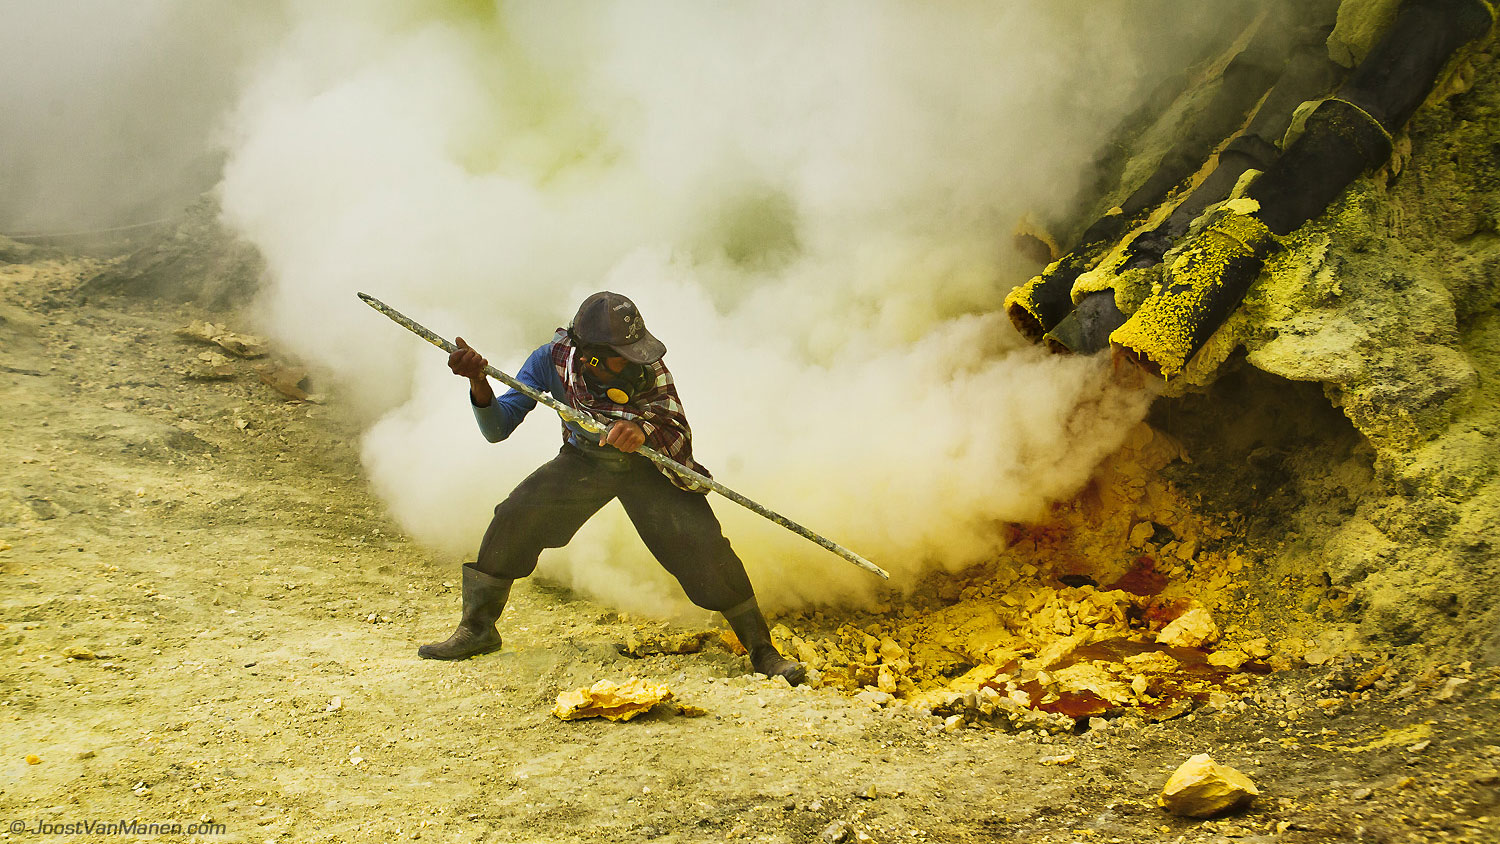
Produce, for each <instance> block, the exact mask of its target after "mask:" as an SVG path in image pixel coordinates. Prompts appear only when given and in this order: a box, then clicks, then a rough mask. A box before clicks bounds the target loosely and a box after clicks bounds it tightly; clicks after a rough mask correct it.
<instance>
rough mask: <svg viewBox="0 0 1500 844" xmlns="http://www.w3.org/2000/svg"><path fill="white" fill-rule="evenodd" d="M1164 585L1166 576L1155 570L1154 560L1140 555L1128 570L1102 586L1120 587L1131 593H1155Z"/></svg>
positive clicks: (1109, 587)
mask: <svg viewBox="0 0 1500 844" xmlns="http://www.w3.org/2000/svg"><path fill="white" fill-rule="evenodd" d="M1166 587H1167V576H1166V575H1164V574H1162V573H1161V572H1159V571H1157V570H1156V561H1155V560H1153V559H1151V558H1150V557H1147V556H1145V555H1142V556H1139V557H1136V558H1135V564H1134V565H1132V566H1131V567H1130V571H1127V572H1125V573H1124V574H1123V575H1121V576H1120V579H1119V580H1116V581H1115V582H1114V583H1111V584H1110V585H1108V586H1106V587H1104V588H1105V589H1120V590H1123V591H1125V592H1129V593H1130V594H1132V595H1157V594H1160V593H1161V590H1163V589H1165V588H1166Z"/></svg>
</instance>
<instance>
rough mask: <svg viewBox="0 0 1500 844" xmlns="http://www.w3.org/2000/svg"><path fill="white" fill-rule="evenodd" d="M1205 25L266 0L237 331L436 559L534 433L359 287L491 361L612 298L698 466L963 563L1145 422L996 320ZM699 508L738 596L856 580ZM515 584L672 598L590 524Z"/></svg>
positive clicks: (764, 496)
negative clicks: (655, 352) (495, 425)
mask: <svg viewBox="0 0 1500 844" xmlns="http://www.w3.org/2000/svg"><path fill="white" fill-rule="evenodd" d="M192 5H193V4H184V5H183V7H182V8H188V7H191V6H192ZM1210 5H1211V4H1203V3H1196V2H1191V1H1190V0H1141V2H1125V1H1124V0H1112V1H1106V2H1098V0H1087V2H1086V1H1085V0H1060V2H1049V3H1045V4H1042V3H993V2H946V3H916V2H865V1H864V0H861V1H860V2H852V0H851V2H818V3H803V2H795V3H794V2H725V3H700V2H673V3H666V2H639V1H638V0H631V2H624V1H623V0H621V2H602V1H601V2H546V3H541V2H536V3H523V2H515V3H498V2H497V3H485V2H457V0H454V2H436V0H426V2H404V3H403V2H393V1H392V0H317V2H313V0H305V1H304V0H296V1H295V2H293V1H292V0H289V1H288V2H285V3H283V4H280V5H279V6H274V7H269V8H270V11H268V10H267V8H268V7H260V8H258V9H257V11H256V21H255V22H254V26H255V27H256V30H255V31H256V33H257V35H256V38H255V39H253V41H254V43H253V49H252V48H250V47H246V48H245V50H243V51H242V55H241V56H240V58H238V59H237V60H236V63H235V65H234V73H233V74H232V78H233V81H234V95H233V97H232V103H233V105H232V107H231V108H229V109H228V110H227V111H226V112H225V113H224V115H223V117H222V119H221V121H220V123H219V124H218V126H219V132H218V134H217V135H216V136H215V137H216V142H217V143H218V144H219V145H220V147H221V149H222V151H223V152H224V154H225V156H226V159H225V160H226V163H225V165H224V169H223V174H222V182H221V183H220V185H219V193H220V198H221V201H222V207H223V214H224V220H225V221H226V223H227V224H229V225H230V226H231V227H232V228H233V229H235V230H236V231H238V232H239V233H241V234H242V235H243V236H244V237H246V238H247V239H249V240H250V241H252V242H253V243H254V244H255V245H256V246H258V247H259V248H260V250H261V251H262V252H263V254H264V255H265V257H266V260H267V265H268V268H269V269H268V278H267V280H266V287H265V290H264V292H263V294H262V296H261V297H260V298H259V300H258V301H257V304H256V308H257V314H258V317H259V318H260V319H261V320H262V322H263V325H262V328H263V329H264V330H266V331H268V332H270V333H272V334H273V335H274V336H275V337H276V339H277V340H278V341H279V343H281V344H282V346H283V347H285V348H287V349H289V350H291V351H292V352H294V353H296V354H298V355H300V356H302V357H303V358H305V359H307V360H309V361H311V362H315V363H317V364H318V365H319V366H321V367H322V368H323V369H324V370H325V371H326V372H328V373H329V374H330V375H331V376H332V377H333V378H334V379H335V381H336V382H337V384H338V385H339V387H340V389H341V391H342V392H343V393H344V394H345V395H347V396H349V397H350V398H351V399H352V401H353V402H354V403H355V404H356V405H357V406H358V407H359V408H360V410H361V412H362V413H364V414H365V415H366V417H367V418H368V419H369V420H370V424H369V427H368V429H367V432H366V434H365V435H364V440H363V443H362V453H363V458H364V461H365V464H366V467H367V471H368V475H369V477H370V479H371V480H372V482H373V483H374V485H375V486H376V488H377V489H378V490H379V492H380V494H381V495H382V496H383V497H384V499H385V500H386V501H387V502H388V504H389V507H390V509H391V511H392V513H393V514H394V515H395V517H396V518H397V519H399V521H400V522H401V524H402V525H404V526H405V528H406V529H408V530H409V531H410V532H411V533H412V534H413V535H414V536H416V537H417V538H418V539H420V540H421V541H423V542H424V543H427V544H429V545H431V546H433V547H435V548H437V549H440V550H441V551H442V552H444V553H446V554H448V555H450V557H451V561H452V563H451V564H452V565H453V566H455V567H456V566H457V565H458V564H459V562H461V561H462V560H463V559H464V558H465V557H466V556H467V555H472V553H473V551H474V549H475V547H476V546H477V543H478V540H479V537H480V535H481V534H482V532H483V529H484V527H485V525H486V524H487V522H488V518H489V514H490V510H491V508H492V507H493V506H494V505H495V503H497V502H498V501H499V500H500V499H502V498H503V497H504V496H505V495H506V493H507V492H508V491H509V490H510V489H511V488H512V487H513V486H514V485H515V484H516V483H517V482H519V481H520V480H521V479H522V478H523V477H525V475H526V474H527V473H528V472H530V471H531V470H532V469H533V468H535V467H536V466H537V465H539V464H540V463H541V462H543V461H544V460H546V459H548V458H550V457H551V456H552V454H553V453H554V452H555V451H556V449H557V447H558V445H559V443H560V434H559V430H558V428H559V426H558V422H557V420H556V419H555V418H554V417H553V415H552V414H551V413H550V412H548V411H546V410H538V411H534V412H533V415H532V417H531V418H529V419H528V420H527V422H526V423H525V424H524V425H523V426H522V427H521V429H520V430H519V431H518V432H517V433H516V434H515V435H514V436H513V437H512V438H511V439H510V440H508V441H506V442H504V443H502V444H499V445H491V444H488V443H486V442H485V441H484V440H483V439H482V438H481V437H480V435H479V434H478V432H477V430H476V429H475V427H474V425H473V421H472V419H471V416H470V411H469V407H468V401H467V398H466V390H465V385H464V382H463V381H462V380H461V379H458V378H455V377H454V376H453V375H452V374H451V373H449V372H448V371H447V368H446V366H445V361H444V356H443V355H442V354H441V353H439V352H437V351H436V350H433V349H432V348H431V347H428V346H425V345H423V344H421V343H420V342H419V341H417V340H416V339H415V338H413V337H410V336H408V335H406V334H405V333H403V332H401V330H400V329H399V328H397V327H396V326H395V325H393V324H391V323H389V322H387V321H385V320H384V318H382V317H380V316H379V315H377V314H375V313H374V312H372V311H370V310H369V309H367V308H366V307H365V306H364V305H363V304H361V303H360V302H359V301H358V299H356V298H355V295H354V294H355V292H356V291H366V292H369V293H371V294H373V295H375V296H377V297H379V298H381V299H384V300H385V301H387V302H388V303H390V304H391V305H393V306H395V307H397V308H399V309H402V310H403V311H405V312H407V313H408V314H409V315H411V316H412V317H414V318H416V319H418V320H419V321H422V322H424V323H426V324H427V325H429V327H431V328H433V329H434V330H436V331H438V332H439V333H441V334H444V335H447V336H453V335H462V336H463V337H465V338H466V339H467V340H468V341H469V342H470V343H471V344H472V345H474V346H475V347H476V348H478V349H479V350H480V351H481V352H483V353H484V354H485V355H486V356H487V357H488V358H489V360H490V361H491V362H492V363H494V364H495V365H497V366H499V367H501V368H503V369H507V370H512V371H513V370H514V369H515V368H516V367H517V366H518V365H519V364H520V362H521V361H522V360H524V358H525V357H526V355H527V354H528V353H529V352H530V351H531V350H532V349H534V348H536V347H537V346H538V345H540V344H542V343H543V342H545V341H546V340H547V339H548V338H549V337H550V336H551V333H552V331H553V330H554V329H555V328H557V327H558V326H560V325H563V324H565V323H566V321H567V320H568V319H569V317H570V316H571V315H572V313H573V311H574V309H575V308H576V307H577V304H578V302H579V301H580V300H581V299H582V298H583V297H584V296H586V295H587V294H589V293H591V292H594V291H596V290H601V289H609V290H614V291H618V292H621V293H625V294H627V295H629V296H631V297H632V298H633V299H635V301H636V302H637V303H638V304H639V306H640V307H641V310H642V312H643V314H644V315H645V318H646V322H647V324H648V326H649V327H650V328H651V330H652V331H653V333H655V334H656V335H657V336H658V337H659V338H661V339H662V340H663V341H664V342H665V343H666V345H667V348H668V354H667V358H666V360H667V363H668V365H669V366H670V367H671V369H672V370H673V373H674V375H675V376H676V379H677V383H678V387H679V390H680V392H681V394H682V397H683V401H684V405H685V407H686V410H687V413H688V416H689V419H690V420H691V422H692V424H693V428H694V432H695V450H696V452H697V455H698V457H699V459H700V460H701V461H702V462H703V463H704V464H706V465H707V466H708V467H709V468H710V469H711V470H712V471H713V472H714V473H715V475H716V477H718V479H719V480H721V481H723V482H725V483H727V484H729V485H730V486H732V487H734V488H736V489H738V490H739V491H741V492H742V493H744V494H746V495H748V496H750V497H751V498H753V499H756V500H758V501H761V502H762V503H765V504H767V505H769V506H771V507H773V508H774V509H777V510H779V511H780V512H782V513H784V514H785V515H787V516H789V517H791V518H793V519H796V520H798V521H801V522H802V523H804V524H806V525H808V526H809V527H811V528H812V529H813V530H816V531H819V532H822V533H825V534H827V535H828V536H830V537H831V538H833V539H834V540H835V541H838V542H840V543H843V544H845V545H847V546H849V547H851V548H853V549H854V550H856V551H858V552H860V553H862V554H863V555H865V556H867V557H869V558H871V559H872V560H874V561H875V562H877V563H879V564H880V565H882V566H884V567H885V568H887V569H889V570H890V571H891V572H892V573H893V575H894V579H895V582H896V583H897V584H898V585H908V586H909V585H910V584H911V583H913V582H914V581H915V580H916V578H917V577H918V576H920V574H922V573H923V572H924V571H929V570H932V569H950V570H952V569H958V568H962V567H965V566H968V565H972V564H974V563H977V562H982V561H983V560H985V559H986V558H987V557H989V556H992V555H993V554H994V552H995V549H996V548H997V547H998V546H999V544H1000V542H1001V541H1002V540H1001V530H1000V526H1001V525H1003V524H1004V523H1005V522H1007V521H1012V520H1028V519H1034V518H1037V517H1039V516H1040V515H1042V514H1043V513H1044V512H1045V508H1046V507H1047V505H1048V503H1049V502H1051V501H1054V500H1057V499H1058V498H1061V497H1066V496H1068V495H1070V494H1071V493H1073V492H1075V491H1076V490H1077V489H1078V487H1079V486H1080V485H1081V484H1083V483H1084V482H1085V480H1086V478H1087V476H1088V474H1089V472H1090V470H1091V469H1092V468H1093V467H1094V466H1095V465H1096V463H1097V462H1098V460H1099V459H1101V458H1102V457H1103V456H1104V455H1106V454H1107V453H1109V452H1110V451H1111V450H1113V449H1114V448H1115V447H1116V446H1117V445H1118V443H1119V442H1120V440H1121V438H1122V436H1123V435H1124V433H1125V431H1126V430H1127V429H1128V427H1129V426H1130V425H1131V424H1132V423H1134V422H1135V421H1137V420H1139V419H1140V417H1141V416H1142V415H1143V413H1144V409H1145V404H1146V399H1145V398H1144V397H1143V396H1141V395H1140V394H1139V393H1133V392H1130V391H1126V390H1121V389H1119V388H1117V387H1115V386H1113V385H1112V383H1111V381H1110V378H1109V373H1108V372H1107V371H1106V367H1107V365H1106V364H1103V363H1101V362H1097V361H1090V360H1078V359H1069V358H1059V357H1049V356H1047V355H1046V354H1044V353H1042V352H1040V351H1038V350H1037V349H1035V348H1034V347H1031V346H1028V345H1025V344H1023V343H1022V342H1021V341H1020V339H1019V338H1018V337H1017V336H1016V335H1015V334H1014V332H1013V330H1012V329H1011V328H1010V326H1009V325H1008V324H1007V323H1006V321H1005V319H1004V317H1003V315H1002V314H1001V307H1000V306H1001V302H1002V299H1003V297H1004V295H1005V293H1006V292H1007V291H1008V290H1009V289H1010V288H1011V287H1012V286H1014V285H1015V284H1017V283H1019V282H1021V281H1024V280H1025V278H1026V277H1027V276H1029V275H1030V274H1032V273H1033V272H1035V270H1036V269H1037V267H1036V265H1034V264H1031V263H1028V262H1027V261H1026V259H1024V258H1022V257H1021V256H1019V255H1017V254H1014V253H1013V252H1012V251H1011V247H1010V245H1009V242H1010V238H1009V235H1010V232H1011V231H1012V229H1013V228H1014V226H1015V224H1016V222H1017V220H1018V219H1020V218H1021V217H1022V216H1023V215H1025V214H1027V213H1032V214H1037V215H1040V216H1042V217H1043V218H1046V217H1047V216H1049V215H1060V214H1062V213H1064V212H1067V211H1071V210H1073V209H1071V207H1070V203H1071V201H1072V200H1073V198H1074V197H1075V196H1076V195H1077V191H1078V189H1079V187H1080V182H1081V180H1082V179H1083V178H1085V175H1086V174H1089V173H1091V165H1092V164H1093V161H1094V157H1095V156H1096V155H1097V153H1098V150H1099V149H1100V148H1101V145H1102V144H1104V143H1105V142H1106V140H1107V139H1108V137H1109V135H1110V133H1111V130H1112V129H1113V128H1114V127H1115V126H1116V125H1117V124H1118V122H1119V121H1120V120H1121V119H1122V118H1123V117H1124V116H1125V115H1126V114H1128V113H1129V112H1130V111H1131V110H1132V109H1133V108H1135V107H1136V106H1138V105H1139V104H1140V102H1141V98H1142V97H1143V95H1144V93H1145V92H1146V91H1147V90H1148V88H1149V87H1150V86H1151V85H1152V84H1153V83H1154V82H1156V81H1158V80H1159V79H1161V78H1162V76H1163V75H1165V74H1166V73H1168V72H1171V71H1175V70H1179V69H1180V68H1181V67H1182V66H1183V65H1184V64H1185V63H1186V62H1188V61H1189V60H1190V59H1191V57H1193V56H1194V55H1196V54H1197V52H1198V51H1199V50H1201V49H1202V47H1203V45H1204V44H1205V43H1207V42H1208V41H1209V40H1210V39H1212V38H1215V37H1218V36H1220V35H1222V33H1216V32H1215V31H1214V30H1215V27H1216V17H1217V16H1216V15H1215V14H1214V12H1213V9H1212V8H1210ZM200 9H201V7H200ZM222 9H223V15H222V18H221V23H222V25H224V26H235V25H238V24H236V23H235V21H236V19H237V18H238V17H244V16H245V15H246V13H245V12H244V11H243V10H242V9H239V7H236V6H225V7H222ZM202 14H203V13H202V12H201V10H200V11H198V12H196V13H194V15H192V16H185V17H184V18H183V20H184V21H185V23H184V25H185V26H198V25H201V24H202V21H201V20H198V18H201V17H202ZM184 15H186V13H184ZM1163 21H1170V22H1171V26H1170V27H1167V28H1164V27H1163V24H1162V22H1163ZM224 78H229V77H224ZM714 506H715V510H716V511H717V513H718V514H719V516H720V518H721V520H722V521H723V522H724V525H725V530H726V532H727V534H728V535H729V537H730V539H731V541H732V542H733V543H734V545H735V547H736V549H737V550H738V551H739V553H740V555H741V556H742V557H743V558H744V559H745V561H746V564H747V567H748V569H749V571H750V573H751V577H752V580H753V581H754V582H755V583H756V585H757V590H758V592H759V593H760V595H761V598H762V601H763V603H765V604H767V605H770V606H782V607H785V606H795V605H803V604H807V603H810V602H846V603H856V602H859V601H861V600H865V599H868V597H869V596H870V594H871V590H873V589H874V588H875V587H876V586H878V585H879V582H878V581H877V580H876V579H875V578H873V577H872V576H871V575H869V574H867V573H864V572H861V571H859V570H857V569H855V568H854V567H853V566H851V565H849V564H848V563H846V562H844V561H842V560H840V559H838V558H837V557H835V556H833V555H831V554H829V553H827V552H826V551H823V550H822V549H820V548H818V547H817V546H815V545H813V544H811V543H809V542H807V541H805V540H803V539H801V538H799V537H797V536H794V535H793V534H791V533H789V532H786V531H785V530H783V529H782V528H780V527H777V526H775V525H773V524H771V523H769V522H765V521H763V520H761V519H760V518H759V517H757V516H755V515H753V514H751V513H749V512H748V511H744V510H742V509H741V508H739V507H737V506H736V505H734V504H732V503H730V502H728V501H727V500H724V499H721V498H716V499H715V500H714ZM539 573H541V574H543V575H545V576H548V577H551V578H554V579H556V580H560V581H562V582H565V583H567V584H569V585H572V586H574V587H576V588H578V589H580V590H582V591H584V592H586V593H588V594H591V595H593V596H596V597H598V598H600V599H602V600H604V601H606V602H609V603H611V604H613V605H615V606H618V607H620V608H622V609H627V610H635V611H650V612H675V611H681V610H684V609H686V608H688V604H687V603H686V600H685V599H684V598H682V597H681V595H680V592H679V590H678V589H677V588H676V586H675V584H673V583H672V581H671V579H670V577H669V576H668V575H666V574H665V573H664V572H663V571H661V570H660V569H659V568H658V567H657V566H656V565H655V563H654V562H652V561H651V559H650V557H649V554H648V553H647V552H646V550H645V548H644V547H643V546H642V545H641V543H640V541H639V540H638V539H637V538H636V537H635V535H634V532H633V531H632V530H631V528H630V526H629V524H628V522H627V520H626V519H625V517H624V514H623V512H622V511H621V510H620V509H619V507H618V505H610V506H609V507H607V508H606V509H605V511H603V512H602V513H601V514H600V515H599V516H598V517H596V518H595V520H593V521H592V522H590V523H589V524H588V525H587V526H586V527H585V528H584V529H583V531H582V532H581V533H580V534H579V536H578V537H577V538H575V540H574V541H573V543H572V544H571V545H570V546H569V547H568V548H566V549H562V550H558V551H549V552H547V553H546V554H544V556H543V559H542V564H541V567H540V568H539ZM434 575H435V576H436V575H437V573H436V572H435V573H434Z"/></svg>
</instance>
